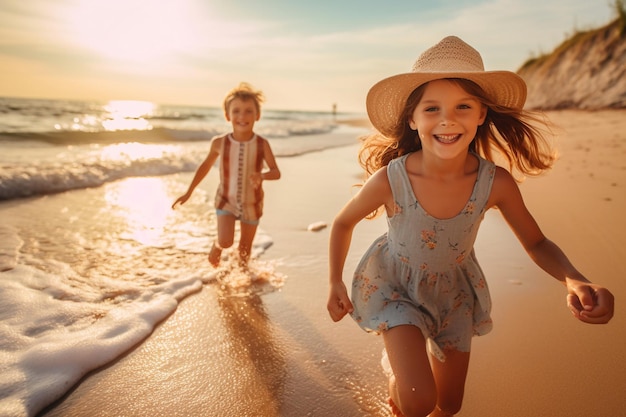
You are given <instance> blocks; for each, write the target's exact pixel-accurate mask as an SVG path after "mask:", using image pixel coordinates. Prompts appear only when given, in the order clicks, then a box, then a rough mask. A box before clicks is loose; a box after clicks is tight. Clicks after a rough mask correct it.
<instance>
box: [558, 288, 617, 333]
mask: <svg viewBox="0 0 626 417" xmlns="http://www.w3.org/2000/svg"><path fill="white" fill-rule="evenodd" d="M567 292H568V294H567V306H568V307H569V309H570V311H571V312H572V314H573V315H574V317H576V318H577V319H578V320H580V321H583V322H585V323H592V324H604V323H608V321H609V320H611V318H612V317H613V308H614V297H613V294H611V292H610V291H609V290H607V289H606V288H604V287H601V286H599V285H595V284H592V283H590V282H583V281H576V280H567Z"/></svg>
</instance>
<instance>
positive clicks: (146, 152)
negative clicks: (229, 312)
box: [0, 98, 363, 416]
mask: <svg viewBox="0 0 626 417" xmlns="http://www.w3.org/2000/svg"><path fill="white" fill-rule="evenodd" d="M356 117H361V115H354V114H339V115H336V116H333V115H331V114H329V113H315V112H297V111H273V110H264V111H263V114H262V118H261V120H260V121H259V122H257V125H256V126H255V131H256V132H257V133H258V134H260V135H263V136H264V137H266V138H267V139H268V140H269V141H270V143H271V146H272V149H273V151H274V153H275V155H276V156H277V159H278V163H279V165H280V158H286V157H294V156H297V155H301V154H304V153H307V152H314V151H318V150H322V149H325V148H330V147H335V146H345V145H349V144H354V143H355V142H356V141H357V138H358V136H360V135H361V134H362V133H363V130H362V129H357V128H352V127H349V126H346V125H344V124H340V123H337V119H341V118H356ZM229 130H230V125H229V124H228V123H227V122H225V120H224V118H223V114H222V111H221V110H220V109H218V108H203V107H185V106H164V105H157V104H154V103H149V102H138V101H112V102H108V103H97V102H78V101H61V100H33V99H15V98H0V375H2V377H1V378H0V416H32V415H36V414H37V413H38V412H39V411H41V410H42V409H43V408H44V407H45V406H46V405H48V404H50V403H52V402H54V401H55V400H56V399H58V398H60V397H61V396H62V395H63V394H64V393H65V392H67V391H68V390H69V389H70V388H71V387H72V386H73V385H74V384H75V383H76V382H78V381H79V380H80V378H81V377H82V376H84V375H85V374H86V373H87V372H89V371H90V370H93V369H95V368H98V367H100V366H102V365H104V364H106V363H109V362H111V361H112V360H114V359H115V358H117V357H119V356H120V355H122V354H123V353H124V352H126V351H127V350H128V349H130V348H131V347H133V346H135V345H136V344H137V343H140V342H141V341H142V340H144V339H145V338H146V337H147V336H148V335H149V334H150V333H151V332H152V330H153V329H154V327H155V325H156V324H158V323H159V322H160V321H161V320H163V319H164V318H166V317H167V316H168V315H170V314H171V313H172V312H173V311H174V310H175V309H176V306H177V305H178V302H180V301H181V300H182V299H183V298H185V297H186V296H188V295H190V294H193V293H194V292H197V291H200V290H201V288H202V286H203V285H216V286H217V287H218V288H219V290H220V292H221V294H222V296H223V297H241V296H246V295H249V294H251V293H254V294H263V293H267V292H271V291H276V290H279V289H280V288H281V286H282V285H283V283H284V281H285V280H286V279H288V277H286V276H284V275H282V274H281V273H280V267H279V266H278V265H277V264H276V262H274V261H272V260H271V259H265V258H264V257H263V256H262V255H263V254H264V253H265V252H266V251H267V249H268V248H269V247H270V246H271V245H272V243H273V241H272V234H271V230H262V228H259V231H258V233H257V237H256V239H255V242H254V249H253V260H252V261H251V263H250V266H249V269H246V270H242V269H241V268H239V267H238V266H237V262H236V259H235V257H234V256H233V254H232V253H229V252H228V251H227V252H226V253H225V257H224V260H223V262H222V264H221V266H220V268H219V269H217V270H216V269H214V268H212V267H210V265H209V264H208V262H207V260H206V255H207V250H208V248H209V246H210V244H211V242H212V240H213V239H214V238H215V235H216V226H215V218H214V213H213V208H212V199H213V195H212V193H213V192H214V189H215V188H214V186H215V185H216V177H215V176H214V175H213V176H212V174H213V173H214V171H215V170H212V172H211V173H210V174H209V176H208V177H207V179H205V181H207V183H206V184H204V185H205V186H202V187H198V188H197V189H196V191H195V192H194V197H193V198H192V199H191V200H190V201H189V202H188V203H187V204H185V206H184V213H181V209H177V210H172V209H171V204H172V202H173V201H174V200H175V198H176V197H177V196H178V195H180V194H182V193H183V192H184V191H185V189H186V187H187V185H188V182H189V180H190V178H191V175H192V173H193V172H194V171H195V169H196V168H197V166H198V165H199V164H200V162H201V161H202V160H203V159H204V157H205V156H206V153H207V151H208V148H209V142H210V139H211V138H212V137H213V136H214V135H217V134H220V133H225V132H227V131H229Z"/></svg>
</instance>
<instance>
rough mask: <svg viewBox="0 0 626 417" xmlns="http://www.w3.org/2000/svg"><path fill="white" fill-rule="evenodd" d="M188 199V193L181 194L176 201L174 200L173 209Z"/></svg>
mask: <svg viewBox="0 0 626 417" xmlns="http://www.w3.org/2000/svg"><path fill="white" fill-rule="evenodd" d="M187 200H189V195H187V194H184V195H181V196H180V197H178V198H177V199H176V201H174V204H172V209H175V208H176V205H178V204H181V205H182V204H185V203H186V202H187Z"/></svg>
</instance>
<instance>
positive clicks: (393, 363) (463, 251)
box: [328, 36, 613, 416]
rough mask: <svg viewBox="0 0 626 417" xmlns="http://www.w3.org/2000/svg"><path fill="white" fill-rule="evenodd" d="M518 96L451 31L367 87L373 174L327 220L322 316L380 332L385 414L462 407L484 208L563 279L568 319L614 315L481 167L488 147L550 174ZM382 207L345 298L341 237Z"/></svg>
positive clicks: (508, 186)
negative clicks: (383, 222) (381, 221)
mask: <svg viewBox="0 0 626 417" xmlns="http://www.w3.org/2000/svg"><path fill="white" fill-rule="evenodd" d="M525 99H526V85H525V83H524V81H523V80H522V79H521V78H520V77H519V76H517V75H516V74H514V73H512V72H508V71H485V70H484V67H483V63H482V58H481V57H480V54H479V53H478V52H477V51H476V50H475V49H473V48H472V47H471V46H469V45H468V44H466V43H465V42H463V41H462V40H461V39H459V38H457V37H452V36H451V37H447V38H445V39H443V40H442V41H441V42H439V43H438V44H436V45H435V46H433V47H432V48H430V49H428V50H427V51H425V52H424V53H423V54H422V55H421V56H420V57H419V58H418V60H417V61H416V62H415V64H414V66H413V68H412V71H411V72H410V73H406V74H400V75H395V76H392V77H389V78H386V79H384V80H382V81H380V82H378V83H377V84H375V85H374V86H373V87H372V88H371V90H370V91H369V93H368V96H367V112H368V116H369V118H370V121H371V122H372V124H373V126H374V127H375V128H376V129H377V130H378V132H379V133H378V134H375V135H372V136H370V137H368V138H365V140H364V143H363V147H362V149H361V152H360V160H361V164H362V165H363V166H364V168H365V169H366V171H367V173H368V174H370V175H371V177H370V178H369V179H368V181H367V182H366V183H365V184H364V185H363V187H362V188H361V189H360V191H359V193H358V194H357V195H356V196H355V197H354V198H353V199H352V200H351V201H349V202H348V203H347V204H346V206H345V207H344V208H343V209H342V210H341V211H340V212H339V214H338V215H337V217H336V218H335V220H334V222H333V226H332V229H331V237H330V295H329V299H328V311H329V313H330V316H331V318H332V319H333V320H334V321H338V320H340V319H341V318H342V317H344V316H345V315H346V314H348V313H349V314H351V315H352V317H353V318H354V319H355V320H356V321H357V323H358V324H359V325H360V326H361V327H362V328H363V329H365V330H367V331H370V332H375V333H380V334H382V336H383V339H384V343H385V352H384V354H383V368H385V369H386V370H387V373H388V375H389V393H390V404H391V407H392V411H393V412H394V414H395V415H398V416H400V415H405V416H426V415H431V416H450V415H453V414H455V413H457V412H458V411H459V410H460V408H461V404H462V400H463V391H464V385H465V378H466V374H467V369H468V362H469V356H470V354H469V352H470V345H471V339H472V336H473V335H482V334H485V333H487V332H489V331H490V330H491V327H492V323H491V318H490V310H491V299H490V295H489V290H488V288H487V283H486V281H485V278H484V276H483V273H482V270H481V268H480V266H479V265H478V263H477V260H476V257H475V255H474V250H473V244H474V240H475V237H476V234H477V231H478V226H479V224H480V221H481V220H482V218H483V216H484V214H485V212H486V210H488V209H489V208H492V207H497V208H498V209H499V210H500V212H501V213H502V215H503V216H504V218H505V219H506V221H507V222H508V224H509V225H510V227H511V228H512V229H513V231H514V232H515V234H516V235H517V236H518V238H519V240H520V242H521V243H522V245H523V246H524V248H525V249H526V251H527V252H528V254H529V255H530V257H531V258H532V259H533V260H534V261H535V262H536V263H537V265H539V266H540V267H541V268H543V269H544V270H545V271H547V272H548V273H549V274H550V275H552V276H553V277H554V278H556V279H557V280H559V281H561V282H562V283H563V284H564V285H565V287H566V289H567V304H568V307H569V309H570V310H571V311H572V313H573V315H574V316H575V317H576V318H578V319H579V320H581V321H583V322H587V323H606V322H608V321H609V320H610V319H611V317H612V316H613V295H612V294H611V293H610V292H609V291H608V290H607V289H605V288H603V287H601V286H599V285H596V284H593V283H591V282H590V281H589V280H588V279H587V278H585V277H584V276H583V275H582V274H581V273H580V272H579V271H578V270H576V268H575V267H574V266H573V265H572V264H571V263H570V261H569V260H568V259H567V257H566V256H565V254H564V253H563V252H562V251H561V250H560V249H559V247H558V246H557V245H555V244H554V243H553V242H551V241H550V240H548V239H547V238H546V237H545V236H544V234H543V233H542V231H541V230H540V228H539V226H538V225H537V223H536V222H535V220H534V219H533V217H532V215H531V214H530V213H529V212H528V210H527V209H526V207H525V205H524V202H523V201H522V196H521V194H520V191H519V188H518V186H517V183H516V181H515V180H514V178H513V176H512V175H511V174H510V173H509V171H507V170H505V169H504V168H501V167H498V166H496V165H495V164H494V163H493V162H492V155H491V150H492V149H496V150H497V151H499V153H500V154H502V155H503V156H504V157H505V158H506V160H507V161H508V163H509V168H510V169H517V170H518V171H520V172H521V173H522V174H536V173H539V172H541V171H543V170H546V169H548V168H549V167H550V166H551V164H552V162H553V157H552V154H551V153H550V151H549V149H548V147H547V143H546V142H545V141H544V139H543V137H542V135H541V131H540V130H538V129H537V127H536V126H538V125H537V122H540V120H539V119H536V118H534V117H533V116H532V115H530V114H529V113H527V112H525V111H524V110H523V105H524V101H525ZM383 207H384V210H385V212H386V214H387V220H388V225H389V230H388V232H387V233H385V234H384V235H383V236H381V237H379V238H378V239H377V240H376V241H375V242H374V243H373V244H372V245H371V246H370V248H369V249H368V250H367V252H366V253H365V255H364V256H363V258H362V260H361V262H360V263H359V265H358V267H357V269H356V272H355V273H354V278H353V281H352V296H351V298H350V297H348V292H347V289H346V286H345V285H344V283H343V282H342V270H343V266H344V262H345V258H346V254H347V252H348V249H349V246H350V240H351V236H352V231H353V229H354V227H355V225H356V224H357V223H358V222H359V221H360V220H362V219H363V218H365V217H368V215H370V214H371V213H373V212H376V211H377V210H378V209H380V208H383ZM429 355H431V356H433V360H430V358H429Z"/></svg>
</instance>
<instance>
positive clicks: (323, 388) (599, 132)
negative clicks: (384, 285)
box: [44, 111, 626, 417]
mask: <svg viewBox="0 0 626 417" xmlns="http://www.w3.org/2000/svg"><path fill="white" fill-rule="evenodd" d="M625 116H626V112H625V111H602V112H595V113H589V112H578V111H563V112H554V113H550V117H551V118H552V120H553V121H554V122H555V123H557V124H558V125H560V126H561V127H562V129H563V131H562V132H561V134H560V137H559V141H560V143H559V149H560V152H561V160H560V161H559V162H557V164H556V166H555V168H554V169H553V170H552V171H551V172H549V173H548V174H546V175H544V176H542V177H540V178H536V179H535V178H532V179H528V180H527V181H526V182H524V183H523V184H522V186H521V187H522V192H523V194H524V196H525V199H526V202H527V205H528V206H529V208H530V210H531V211H532V212H533V213H534V214H535V217H536V219H537V220H538V222H539V224H540V225H541V226H542V228H543V229H544V231H545V233H546V234H547V235H548V237H550V238H551V239H552V240H554V241H556V242H557V243H558V244H559V245H560V246H561V247H562V248H563V249H564V251H565V252H566V253H567V254H568V256H569V257H570V259H571V260H572V261H573V262H574V264H575V265H576V266H577V267H578V268H579V269H580V270H581V271H582V272H583V273H585V274H586V275H587V276H588V277H589V278H590V279H591V280H593V281H596V282H598V283H601V284H603V285H606V286H607V287H609V288H610V289H611V290H612V292H613V293H614V295H615V297H616V303H617V305H616V314H615V317H614V319H613V321H612V322H611V323H610V324H608V325H602V326H592V325H586V324H583V323H580V322H578V321H576V320H575V319H574V318H572V317H571V315H570V313H569V311H568V310H567V308H566V305H565V292H564V288H563V287H562V285H561V284H559V283H558V282H556V281H554V280H553V279H552V278H550V277H549V276H547V275H546V274H545V273H543V272H542V271H540V270H539V269H538V268H537V267H536V266H535V265H534V264H533V263H532V262H531V261H530V260H529V259H528V257H527V256H526V254H525V253H524V252H523V250H522V249H521V247H520V245H519V243H517V240H516V239H515V237H514V236H513V234H512V233H511V232H510V230H509V229H508V226H507V225H506V224H505V223H504V221H503V220H502V219H501V217H500V215H499V214H498V213H497V211H495V210H492V211H491V212H489V213H488V215H487V217H486V219H485V222H484V223H483V226H482V229H481V232H480V233H479V238H478V241H477V243H476V251H477V256H478V258H479V259H480V261H481V265H482V266H483V269H484V270H485V273H486V275H487V278H488V282H489V285H490V288H491V293H492V298H493V301H494V310H493V318H494V330H493V331H492V332H491V333H490V334H488V335H486V336H484V337H479V338H475V339H474V345H473V351H472V361H471V364H470V371H469V376H468V380H467V389H466V397H465V402H464V406H463V410H462V411H461V413H460V414H459V416H461V417H473V416H483V417H485V416H486V417H492V416H493V417H502V416H506V417H522V416H523V417H528V416H542V417H550V416H559V417H561V416H567V417H577V416H580V417H582V416H585V417H589V416H619V415H624V413H625V412H626V399H625V397H624V392H626V376H625V375H624V372H623V369H624V363H626V349H624V346H625V344H626V335H625V332H624V329H626V323H625V317H624V307H623V304H622V300H624V299H626V297H625V296H626V284H625V282H626V281H625V280H624V276H625V275H626V274H625V272H626V267H625V266H624V264H623V263H622V261H623V260H625V259H626V227H625V221H624V219H623V215H624V212H625V211H626V192H625V190H626V134H625V133H624V132H625V131H626V117H625ZM356 151H357V146H356V145H355V146H352V147H344V148H337V149H331V150H327V151H323V152H319V153H314V154H308V155H304V156H301V157H295V158H281V159H279V161H278V162H279V164H280V167H281V170H282V172H283V179H281V180H280V181H276V182H271V183H268V184H267V185H266V214H265V216H264V218H263V220H262V224H261V227H262V228H264V229H265V230H267V231H268V232H269V234H270V235H271V236H272V238H273V239H274V241H275V244H274V245H273V246H272V247H271V248H270V249H269V250H268V251H267V252H266V254H264V256H263V259H277V260H280V261H281V264H280V265H279V266H277V269H278V270H279V271H280V272H281V273H283V274H285V275H287V280H286V283H285V286H284V288H283V289H282V290H281V291H279V292H276V293H272V294H267V295H263V296H261V297H253V298H249V299H242V298H236V299H226V300H224V299H220V298H219V297H218V296H217V289H216V288H215V286H211V285H207V286H205V288H204V289H203V291H202V292H200V293H199V294H195V295H192V296H190V297H188V298H187V299H185V300H184V301H183V302H182V303H181V304H180V306H179V307H178V309H177V311H176V312H175V313H174V314H173V315H172V316H171V317H170V318H168V319H167V320H166V321H165V322H163V323H162V324H161V325H160V326H159V327H158V328H157V329H156V330H155V331H154V333H153V334H152V335H151V336H150V337H149V338H148V339H147V340H146V341H145V342H144V343H142V344H140V345H139V346H137V347H136V348H135V349H134V350H132V351H131V352H129V353H128V354H127V355H126V356H124V357H123V358H121V359H119V360H118V361H116V362H115V363H114V364H111V365H110V366H107V367H105V368H103V369H100V370H98V371H97V372H93V373H92V374H90V375H89V376H88V377H86V378H85V379H84V380H83V381H82V382H81V383H80V384H79V385H78V386H77V387H76V388H75V389H74V390H73V391H72V392H70V393H69V394H68V395H67V396H66V397H65V398H63V399H62V400H61V401H60V402H58V403H57V404H56V405H55V407H53V408H51V409H49V410H48V411H47V412H46V413H44V414H45V415H46V416H48V417H52V416H86V415H89V416H100V415H101V416H112V415H119V416H148V415H149V416H227V417H228V416H288V417H292V416H293V417H300V416H323V417H325V416H329V417H331V416H332V417H335V416H338V417H351V416H354V417H357V416H386V415H388V409H387V407H386V405H385V403H386V397H387V394H386V381H385V378H384V377H383V375H382V372H381V370H380V366H379V360H380V351H381V348H382V341H381V339H380V338H379V337H376V336H371V335H368V334H365V333H364V332H362V331H361V330H360V329H359V328H358V326H357V325H356V324H355V323H354V322H353V321H351V320H350V319H344V320H343V321H342V322H340V323H332V322H331V320H330V319H329V318H328V315H327V313H326V309H325V304H326V294H327V241H328V228H326V229H323V230H321V231H319V232H310V231H307V230H306V228H307V225H309V224H310V223H313V222H316V221H325V222H327V223H329V224H330V222H331V221H332V218H333V216H334V215H335V213H336V212H337V211H338V210H339V209H340V207H341V206H342V205H343V204H344V203H345V201H346V200H347V199H348V198H349V197H350V195H351V194H352V193H353V192H354V191H353V189H351V187H350V186H351V185H352V184H354V183H356V182H358V181H359V174H360V169H359V167H358V166H357V164H356ZM181 181H183V182H188V178H187V177H185V178H181ZM384 230H385V222H384V219H377V220H375V221H369V222H363V223H362V224H360V225H359V226H358V227H357V230H356V231H355V236H354V241H353V246H352V250H351V253H350V255H349V258H348V262H347V265H346V274H345V280H346V281H349V280H350V272H351V271H352V270H353V268H354V266H355V265H356V262H357V261H358V259H359V258H360V255H361V253H362V252H363V251H364V250H365V248H366V247H367V246H369V243H370V242H371V241H372V240H373V239H374V238H375V237H376V236H377V235H379V234H380V233H382V232H383V231H384Z"/></svg>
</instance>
